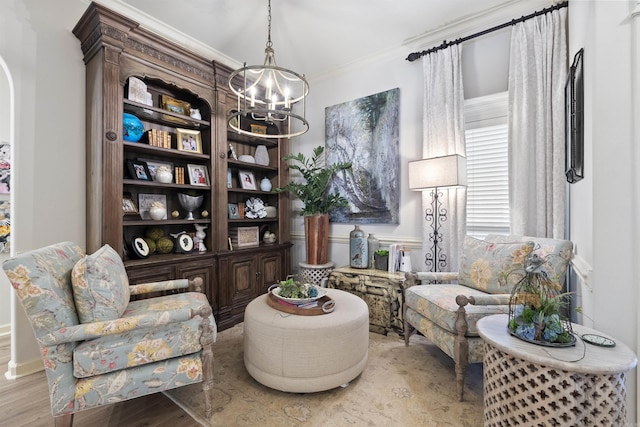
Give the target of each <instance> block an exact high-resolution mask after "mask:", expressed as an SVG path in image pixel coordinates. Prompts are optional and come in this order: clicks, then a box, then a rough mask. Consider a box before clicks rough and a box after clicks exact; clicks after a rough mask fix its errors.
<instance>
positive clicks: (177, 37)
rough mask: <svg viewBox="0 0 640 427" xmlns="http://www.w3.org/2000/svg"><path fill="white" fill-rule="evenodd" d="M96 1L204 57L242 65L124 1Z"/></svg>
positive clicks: (230, 64)
mask: <svg viewBox="0 0 640 427" xmlns="http://www.w3.org/2000/svg"><path fill="white" fill-rule="evenodd" d="M83 1H84V2H85V3H87V4H88V3H89V1H87V0H83ZM95 2H96V3H99V4H101V5H103V6H105V7H108V8H109V9H111V10H113V11H114V12H117V13H119V14H121V15H124V16H126V17H127V18H129V19H131V20H134V21H136V22H137V23H138V24H140V27H142V28H144V29H145V30H147V31H150V32H152V33H154V34H157V35H158V36H160V37H162V38H165V39H167V40H169V41H171V42H174V43H177V44H179V45H181V46H184V47H185V49H187V50H189V51H191V52H193V53H195V54H197V55H200V56H202V57H204V58H209V59H211V60H212V61H216V62H219V63H221V64H224V65H227V66H228V67H230V68H233V69H235V68H240V67H242V63H241V62H239V61H238V60H235V59H233V58H231V57H230V56H227V55H225V54H223V53H222V52H220V51H218V50H216V49H214V48H212V47H211V46H208V45H206V44H204V43H202V42H201V41H199V40H197V39H194V38H193V37H191V36H189V35H187V34H185V33H183V32H181V31H178V30H176V29H175V28H173V27H171V26H169V25H167V23H166V22H162V21H160V20H158V19H156V18H154V17H153V16H151V15H149V14H147V13H144V12H142V11H141V10H139V9H136V8H135V7H133V6H131V5H129V4H127V3H124V2H123V1H122V0H95Z"/></svg>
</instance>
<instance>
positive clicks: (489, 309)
mask: <svg viewBox="0 0 640 427" xmlns="http://www.w3.org/2000/svg"><path fill="white" fill-rule="evenodd" d="M531 253H535V254H537V255H538V256H540V257H542V258H544V260H545V263H544V266H543V271H544V273H545V274H546V275H547V278H549V280H551V281H553V282H556V283H558V284H559V286H560V287H562V286H563V284H564V279H565V273H566V270H567V266H568V264H569V262H570V260H571V258H572V255H573V243H572V242H570V241H568V240H555V239H545V238H538V237H528V236H503V235H489V236H487V237H486V238H485V240H478V239H474V238H472V237H469V236H467V237H465V239H464V243H463V247H462V251H461V255H460V260H459V269H460V271H459V272H453V273H451V272H443V273H430V272H409V273H406V274H405V277H406V279H407V280H406V282H405V295H404V308H403V314H404V331H405V336H404V339H405V345H409V340H410V338H411V335H412V333H414V332H415V330H416V329H417V330H418V331H420V333H422V334H423V335H424V336H425V337H426V338H427V339H429V340H430V341H431V342H432V343H433V344H435V345H437V346H438V347H439V348H440V349H441V350H442V351H444V352H445V353H446V354H447V355H448V356H449V357H451V358H452V359H453V360H454V363H455V373H456V387H457V392H458V399H459V400H460V401H462V399H463V395H464V374H465V370H466V366H467V364H468V363H479V362H482V357H483V350H482V339H481V338H480V336H479V335H478V329H477V327H476V324H477V322H478V320H480V319H481V318H483V317H484V316H489V315H492V314H500V313H503V314H507V313H508V312H509V298H510V297H511V291H512V289H513V286H514V285H515V284H516V283H517V282H518V281H519V280H520V279H521V278H522V277H523V276H524V274H525V271H524V264H525V258H526V257H527V256H528V255H529V254H531ZM423 280H424V281H426V282H427V283H437V284H420V283H421V281H423ZM442 282H457V283H451V284H442ZM506 328H507V325H506V324H505V329H506Z"/></svg>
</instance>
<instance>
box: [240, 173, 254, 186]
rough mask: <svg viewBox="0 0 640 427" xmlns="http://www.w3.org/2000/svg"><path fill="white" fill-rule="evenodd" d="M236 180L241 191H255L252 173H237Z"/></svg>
mask: <svg viewBox="0 0 640 427" xmlns="http://www.w3.org/2000/svg"><path fill="white" fill-rule="evenodd" d="M238 178H239V180H240V186H241V187H242V189H243V190H255V189H256V179H255V178H254V176H253V172H249V171H238Z"/></svg>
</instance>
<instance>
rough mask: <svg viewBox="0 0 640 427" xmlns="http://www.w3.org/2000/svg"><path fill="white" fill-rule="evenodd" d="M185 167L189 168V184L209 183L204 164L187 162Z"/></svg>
mask: <svg viewBox="0 0 640 427" xmlns="http://www.w3.org/2000/svg"><path fill="white" fill-rule="evenodd" d="M187 169H188V170H189V184H191V185H205V186H207V185H209V173H208V172H207V167H206V166H203V165H194V164H187Z"/></svg>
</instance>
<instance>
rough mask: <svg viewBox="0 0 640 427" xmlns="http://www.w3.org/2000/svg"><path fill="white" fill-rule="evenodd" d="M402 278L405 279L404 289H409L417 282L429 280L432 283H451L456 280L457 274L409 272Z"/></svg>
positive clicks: (454, 272) (447, 272) (446, 272)
mask: <svg viewBox="0 0 640 427" xmlns="http://www.w3.org/2000/svg"><path fill="white" fill-rule="evenodd" d="M404 277H405V279H406V286H405V288H409V287H411V286H414V285H417V284H418V282H420V281H422V280H431V281H434V282H451V281H453V280H458V272H456V271H453V272H449V271H442V272H431V271H409V272H407V273H405V274H404Z"/></svg>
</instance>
